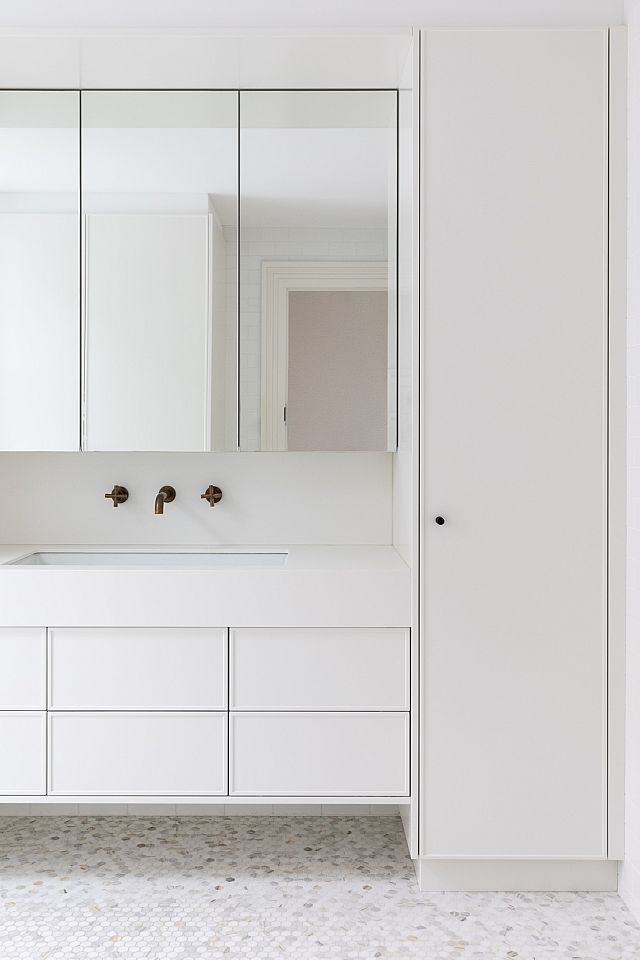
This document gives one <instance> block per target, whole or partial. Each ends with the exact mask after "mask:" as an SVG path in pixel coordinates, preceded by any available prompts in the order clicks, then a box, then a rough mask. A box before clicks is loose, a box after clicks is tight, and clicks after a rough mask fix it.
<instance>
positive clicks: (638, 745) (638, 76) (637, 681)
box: [619, 0, 640, 919]
mask: <svg viewBox="0 0 640 960" xmlns="http://www.w3.org/2000/svg"><path fill="white" fill-rule="evenodd" d="M627 16H628V24H629V35H628V43H629V80H628V90H629V114H628V124H629V126H628V136H629V156H628V171H629V173H628V191H629V200H628V204H629V206H628V210H629V213H628V235H627V243H628V249H627V257H628V284H627V344H628V352H627V391H628V398H627V417H628V419H627V444H628V446H627V463H628V475H627V482H628V497H627V508H628V532H627V717H626V809H625V821H626V841H625V847H626V851H625V854H626V855H625V861H624V863H623V864H622V865H621V869H620V877H619V890H620V894H621V896H622V897H623V898H624V900H625V902H626V903H627V905H628V906H629V907H630V909H631V910H632V911H633V912H634V913H635V915H636V917H638V919H640V0H630V2H629V3H628V4H627Z"/></svg>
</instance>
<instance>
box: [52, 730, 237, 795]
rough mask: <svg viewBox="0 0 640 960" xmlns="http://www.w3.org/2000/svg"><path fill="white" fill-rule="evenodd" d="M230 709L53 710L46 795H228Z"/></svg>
mask: <svg viewBox="0 0 640 960" xmlns="http://www.w3.org/2000/svg"><path fill="white" fill-rule="evenodd" d="M226 770H227V714H226V713H142V712H138V713H133V712H131V713H104V712H95V713H57V712H52V713H50V714H49V793H51V794H57V795H58V796H61V795H64V796H69V795H76V796H100V795H104V796H128V795H129V796H136V795H139V796H151V795H154V794H155V795H156V796H174V795H180V794H182V795H188V794H194V795H199V794H202V795H206V794H223V793H226V792H227V772H226Z"/></svg>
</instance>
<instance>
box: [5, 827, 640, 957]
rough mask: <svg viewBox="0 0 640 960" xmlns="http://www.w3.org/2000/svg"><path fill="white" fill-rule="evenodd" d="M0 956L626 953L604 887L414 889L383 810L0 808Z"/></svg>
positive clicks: (617, 915)
mask: <svg viewBox="0 0 640 960" xmlns="http://www.w3.org/2000/svg"><path fill="white" fill-rule="evenodd" d="M0 832H1V833H0V911H1V913H0V960H45V958H46V960H76V958H78V960H80V958H82V960H101V958H103V957H104V958H112V957H126V958H127V960H143V958H144V960H174V958H176V960H203V958H206V960H217V958H221V960H235V958H238V960H240V958H241V960H270V958H278V960H316V958H318V960H320V958H329V960H374V958H375V960H377V958H380V960H391V958H394V960H396V958H397V960H413V958H421V960H547V958H554V960H622V958H624V960H627V958H628V960H632V958H633V960H638V958H640V927H639V926H638V925H637V924H636V923H635V922H634V920H633V919H632V917H631V914H630V913H629V912H628V911H627V910H626V908H625V906H624V904H623V903H622V901H621V900H620V899H619V898H618V897H617V896H615V895H614V894H438V895H434V894H420V893H419V892H418V890H417V888H416V884H415V880H414V875H413V868H412V864H411V861H410V860H409V859H408V857H407V853H406V847H405V843H404V838H403V835H402V828H401V826H400V821H399V820H398V819H397V818H395V817H361V818H358V817H351V818H347V817H331V818H329V817H327V818H324V817H289V818H286V817H233V818H231V817H229V818H208V817H189V818H187V817H184V818H176V817H149V818H131V817H128V818H124V817H101V818H97V817H68V818H65V817H37V818H31V817H22V818H18V817H15V818H14V817H7V818H3V819H2V820H1V821H0Z"/></svg>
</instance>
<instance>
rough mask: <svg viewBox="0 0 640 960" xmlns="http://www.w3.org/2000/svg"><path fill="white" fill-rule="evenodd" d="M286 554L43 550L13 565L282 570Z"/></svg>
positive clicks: (14, 561) (21, 558) (16, 561)
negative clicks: (273, 568) (280, 568)
mask: <svg viewBox="0 0 640 960" xmlns="http://www.w3.org/2000/svg"><path fill="white" fill-rule="evenodd" d="M286 562H287V554H286V553H274V552H272V553H261V552H253V553H252V552H245V553H240V552H237V553H235V552H231V551H229V552H224V551H217V552H213V551H212V552H210V553H204V552H199V553H196V552H188V553H160V552H158V553H153V552H146V553H144V552H134V551H131V552H124V551H121V552H119V553H118V552H115V551H114V552H109V551H84V552H80V551H74V550H68V551H57V552H54V551H51V552H49V551H41V552H38V553H30V554H28V555H27V556H25V557H19V558H18V559H17V560H11V561H10V563H11V564H12V565H14V566H15V565H17V566H29V567H194V568H196V567H197V568H200V569H202V568H206V569H209V568H211V567H215V568H218V567H282V566H284V565H285V564H286Z"/></svg>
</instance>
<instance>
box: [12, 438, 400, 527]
mask: <svg viewBox="0 0 640 960" xmlns="http://www.w3.org/2000/svg"><path fill="white" fill-rule="evenodd" d="M391 461H392V454H390V453H344V454H341V453H335V454H333V453H323V454H319V453H255V454H251V453H247V454H244V453H240V454H239V453H229V454H206V453H196V454H168V453H143V454H137V453H121V454H118V453H84V454H81V453H67V454H40V453H24V454H21V453H19V454H1V455H0V543H43V544H47V543H50V544H53V543H77V544H90V543H96V544H100V543H103V544H119V543H121V544H185V545H189V544H199V545H207V544H210V545H213V544H251V543H253V544H287V543H318V544H342V543H347V544H348V543H353V544H368V543H374V544H375V543H390V542H391ZM116 483H117V484H120V485H121V486H125V487H127V488H128V490H129V500H128V502H127V503H125V504H123V505H122V506H120V507H118V508H117V509H114V508H113V506H112V505H111V501H109V500H105V499H104V494H105V493H106V492H108V491H110V490H111V488H112V486H113V485H114V484H116ZM210 483H214V484H216V485H217V486H219V487H221V489H222V490H223V493H224V499H223V500H222V502H221V503H220V504H218V505H217V506H216V507H215V508H214V509H211V508H210V507H209V506H208V504H207V503H206V502H205V501H204V500H201V499H200V494H201V493H202V492H203V491H204V490H205V488H206V487H207V486H208V485H209V484H210ZM163 484H171V485H172V486H174V487H175V488H176V492H177V496H176V500H175V502H174V503H170V504H168V505H167V506H166V508H165V513H164V516H155V515H154V512H153V505H154V499H155V495H156V493H157V492H158V489H159V488H160V487H161V486H162V485H163Z"/></svg>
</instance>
